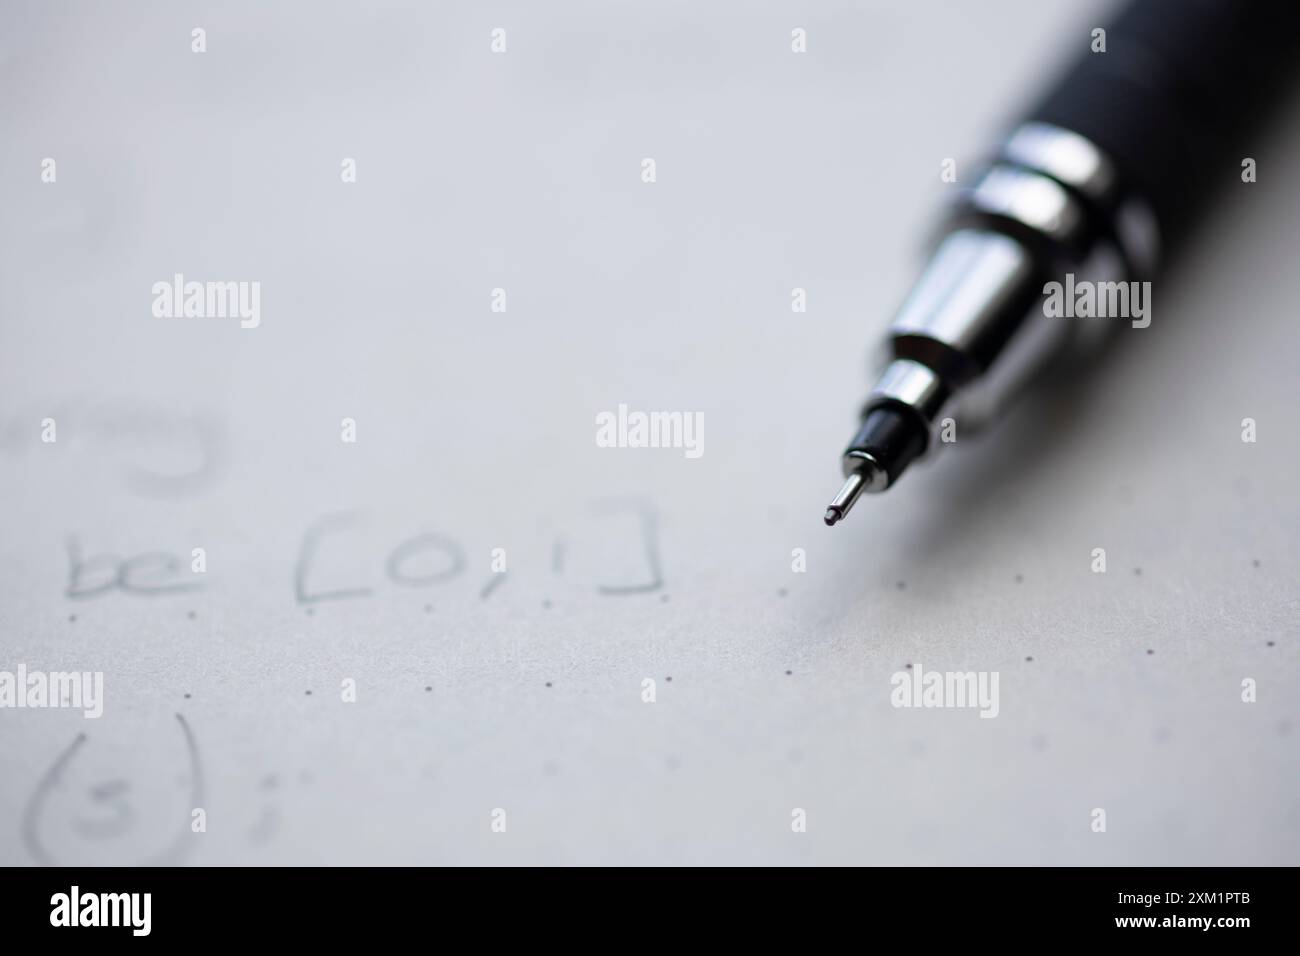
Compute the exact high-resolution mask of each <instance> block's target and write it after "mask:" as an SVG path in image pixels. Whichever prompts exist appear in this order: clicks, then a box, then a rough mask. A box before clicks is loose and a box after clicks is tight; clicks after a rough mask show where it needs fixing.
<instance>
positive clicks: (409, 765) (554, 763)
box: [0, 0, 1300, 864]
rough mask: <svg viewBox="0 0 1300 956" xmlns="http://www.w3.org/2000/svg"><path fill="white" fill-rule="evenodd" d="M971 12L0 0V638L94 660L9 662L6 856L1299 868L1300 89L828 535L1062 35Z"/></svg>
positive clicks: (1017, 10)
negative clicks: (935, 255) (1018, 384)
mask: <svg viewBox="0 0 1300 956" xmlns="http://www.w3.org/2000/svg"><path fill="white" fill-rule="evenodd" d="M979 7H980V8H979V9H978V10H976V9H970V10H967V9H965V5H953V4H946V3H938V2H924V3H908V4H883V3H882V4H851V3H832V4H819V5H816V8H815V9H814V8H811V7H806V6H801V5H787V4H781V3H767V4H749V3H743V4H742V3H739V2H736V3H722V4H708V5H703V6H702V5H699V4H691V3H685V2H676V3H656V4H641V5H624V4H620V5H618V6H617V7H610V6H609V5H606V4H601V3H595V2H591V3H575V2H561V3H555V4H535V3H520V4H487V5H483V4H477V3H474V4H471V3H465V4H439V5H436V6H434V5H428V6H425V5H409V6H408V5H404V4H401V5H399V4H387V3H373V4H372V3H367V4H364V5H361V4H358V5H354V6H352V5H349V6H340V7H330V8H329V10H328V11H321V10H320V9H319V8H318V7H317V6H316V5H314V4H307V3H275V4H264V3H259V2H244V3H229V4H221V5H220V6H216V5H210V6H209V5H193V6H190V5H184V4H165V5H164V4H160V5H144V6H141V5H138V4H126V3H101V4H63V3H40V4H36V3H29V4H18V5H16V8H15V9H13V10H10V11H7V13H8V18H9V19H10V20H11V21H12V22H11V25H10V27H9V28H7V29H6V30H5V31H3V33H0V74H2V75H0V86H2V87H3V88H4V89H5V90H6V91H7V94H8V95H7V96H6V97H5V99H4V102H3V104H0V138H2V139H3V141H4V143H5V149H4V150H3V153H2V154H0V197H2V200H3V208H4V215H3V216H0V317H2V318H0V321H2V322H3V326H2V328H3V343H4V347H3V348H2V349H0V671H3V672H9V673H11V674H14V673H16V672H17V670H18V669H19V668H20V667H21V668H25V669H26V671H27V672H46V673H49V672H74V671H75V672H85V673H88V674H94V673H100V674H102V681H103V684H102V697H101V698H100V700H99V704H100V705H101V706H102V716H99V717H98V718H87V717H85V716H83V712H82V711H81V710H76V709H74V708H71V707H49V706H47V707H43V708H38V707H24V708H16V707H14V708H5V709H0V863H5V864H40V863H51V862H56V863H75V864H83V863H99V864H105V863H113V864H116V863H148V862H185V863H194V864H231V863H240V864H249V863H363V862H365V863H402V864H417V863H473V864H493V863H508V864H521V863H523V864H533V863H548V864H549V863H556V864H569V863H583V864H585V863H655V864H659V863H686V864H704V863H734V864H766V863H791V864H812V863H833V864H843V863H892V864H900V863H901V864H933V863H946V864H973V863H1007V864H1011V863H1050V864H1064V863H1084V864H1246V863H1255V864H1260V863H1262V864H1283V863H1286V864H1295V863H1297V862H1300V854H1298V853H1297V849H1298V842H1300V841H1298V834H1300V799H1298V796H1297V793H1298V789H1297V784H1298V783H1300V774H1298V767H1300V761H1298V759H1297V758H1298V757H1300V750H1298V748H1297V743H1298V742H1300V711H1298V710H1297V703H1296V701H1297V694H1296V689H1297V678H1298V677H1300V663H1298V662H1300V643H1298V641H1300V627H1298V626H1297V620H1298V615H1297V610H1298V608H1297V588H1296V579H1297V569H1298V568H1300V554H1298V553H1297V552H1298V547H1300V545H1298V544H1297V541H1298V538H1297V534H1296V532H1297V529H1298V528H1300V496H1297V494H1296V480H1295V474H1296V466H1297V443H1296V431H1295V420H1296V407H1297V406H1296V394H1297V393H1296V389H1297V383H1296V377H1295V373H1294V355H1295V350H1296V348H1297V345H1298V344H1300V341H1298V337H1300V321H1298V319H1300V313H1298V312H1297V305H1296V299H1295V296H1294V294H1293V291H1292V286H1293V283H1294V280H1295V255H1294V250H1295V249H1296V248H1297V247H1300V190H1297V189H1296V188H1295V185H1294V178H1293V174H1294V170H1295V168H1296V166H1295V157H1297V156H1300V109H1297V108H1296V107H1298V106H1300V104H1294V103H1293V104H1292V106H1291V108H1289V109H1288V113H1287V116H1286V117H1284V118H1283V122H1282V124H1281V125H1280V127H1279V129H1278V132H1277V133H1276V134H1275V135H1274V136H1273V137H1272V138H1270V139H1269V140H1267V141H1261V142H1252V143H1250V144H1243V145H1242V148H1241V153H1242V155H1243V156H1253V157H1258V158H1259V175H1258V182H1256V183H1252V184H1244V183H1241V182H1239V181H1238V176H1237V170H1236V169H1235V168H1234V169H1228V170H1226V171H1225V177H1227V178H1228V180H1230V181H1231V182H1230V184H1229V186H1228V189H1227V197H1226V200H1225V202H1224V203H1223V206H1222V208H1221V209H1220V214H1219V216H1218V218H1217V219H1215V221H1214V227H1213V229H1212V230H1210V231H1207V232H1206V233H1204V234H1202V235H1200V236H1199V237H1198V239H1197V240H1196V241H1195V242H1194V243H1193V244H1192V247H1191V248H1190V250H1189V252H1188V258H1187V259H1186V260H1185V261H1184V263H1183V265H1182V267H1181V268H1180V269H1179V270H1178V272H1177V273H1175V274H1174V275H1173V276H1171V277H1170V279H1169V280H1168V282H1167V283H1164V284H1160V285H1158V286H1157V287H1156V289H1155V293H1154V300H1153V306H1152V319H1153V321H1152V324H1151V326H1150V327H1149V328H1147V329H1144V330H1140V331H1138V330H1131V329H1130V330H1126V331H1124V332H1122V333H1121V334H1120V339H1121V342H1120V343H1119V346H1118V347H1117V348H1116V349H1114V350H1113V353H1112V354H1110V355H1109V356H1108V357H1107V358H1106V360H1105V361H1104V362H1102V363H1100V364H1099V365H1098V366H1097V367H1096V368H1095V369H1094V370H1093V371H1094V374H1092V375H1091V376H1088V377H1085V378H1081V379H1079V380H1078V381H1077V382H1069V383H1058V387H1056V388H1049V389H1048V390H1046V391H1045V392H1044V393H1043V394H1042V396H1041V401H1039V402H1038V403H1035V404H1033V405H1029V404H1021V405H1020V406H1018V408H1017V409H1016V411H1015V412H1014V413H1013V414H1012V416H1011V418H1010V419H1009V420H1008V421H1007V422H1006V423H1004V425H1003V427H1001V428H1000V429H999V430H998V431H997V432H995V433H994V434H993V435H991V436H989V437H988V438H987V439H985V440H982V441H979V442H975V441H970V442H964V441H962V440H960V438H959V440H958V442H957V443H956V447H954V448H952V449H948V450H945V452H944V455H943V459H942V460H940V461H938V462H936V463H934V464H933V465H926V466H924V467H918V468H917V469H916V470H915V472H914V473H910V474H909V475H908V477H907V479H906V481H904V482H903V483H902V484H900V486H899V487H898V488H897V489H895V490H894V491H892V492H891V493H890V494H889V495H888V496H887V497H885V498H869V499H866V500H864V501H862V502H860V503H859V505H858V507H857V508H856V509H855V511H854V513H853V514H852V515H851V516H850V518H849V519H848V520H847V521H846V522H844V524H842V525H841V526H839V527H837V528H835V529H834V530H829V529H827V528H825V527H824V526H823V525H822V522H821V514H822V510H823V508H824V506H825V502H826V501H827V500H828V499H829V497H830V496H831V495H832V494H833V492H834V490H835V488H836V487H837V483H838V474H839V468H838V453H839V452H840V450H841V449H842V447H843V443H844V441H845V440H846V438H847V437H848V436H849V434H850V433H851V429H852V426H853V413H854V411H855V410H856V408H857V406H858V403H859V402H860V400H861V399H862V397H863V394H864V390H865V388H866V387H867V370H866V367H865V364H864V361H863V360H864V358H865V356H866V354H867V352H868V346H869V345H870V343H871V342H872V341H873V337H875V336H877V335H879V333H880V332H881V330H882V329H883V328H884V326H885V324H886V323H887V321H888V318H889V314H890V311H891V309H892V308H893V307H894V306H895V305H896V304H897V302H898V301H899V299H900V297H901V296H902V294H903V293H904V291H905V289H906V285H907V283H908V281H910V279H911V278H912V276H913V275H914V270H915V269H916V268H917V267H918V266H919V263H920V258H921V252H922V242H921V240H922V238H923V236H924V234H925V231H926V229H927V227H928V226H929V225H930V223H931V221H932V220H931V219H930V218H928V217H929V215H930V214H931V213H932V212H933V211H934V207H935V205H936V204H937V203H939V202H941V201H942V200H943V198H944V197H945V195H946V194H947V192H946V191H947V190H950V189H951V188H953V187H952V185H951V184H949V183H944V182H942V181H941V178H940V175H939V173H940V169H941V163H942V162H943V160H944V159H945V158H949V157H958V165H957V171H958V181H959V182H960V181H961V176H962V174H963V173H964V172H965V171H966V170H967V169H968V168H973V167H971V166H967V165H965V164H966V163H967V162H969V161H970V159H973V158H974V157H975V156H976V155H977V154H978V150H979V148H980V146H981V145H982V144H984V143H986V142H987V141H988V139H987V137H988V136H989V135H991V134H992V133H993V132H994V130H995V127H996V124H997V122H998V120H999V119H1001V118H1002V116H1003V114H1002V113H1001V112H1000V111H1002V110H1003V109H1004V108H1005V107H1006V106H1007V105H1008V104H1009V103H1015V102H1017V96H1019V95H1022V94H1023V93H1024V91H1025V90H1026V89H1028V88H1031V87H1032V86H1033V84H1034V83H1035V82H1037V81H1038V80H1040V79H1041V78H1042V76H1043V71H1044V69H1046V68H1047V67H1049V66H1050V65H1051V64H1052V63H1053V62H1054V61H1055V59H1056V57H1057V56H1059V55H1061V48H1062V44H1063V43H1065V42H1066V41H1068V40H1069V38H1070V36H1075V38H1076V40H1077V42H1078V43H1079V44H1086V43H1087V40H1088V31H1089V29H1090V27H1091V24H1090V23H1089V21H1088V17H1089V15H1090V10H1091V8H1090V7H1089V6H1088V5H1086V4H1080V5H1077V6H1072V5H1065V4H1059V5H1058V4H1038V3H1033V2H1030V0H1014V2H1013V0H1005V2H999V3H990V4H981V5H979ZM1049 8H1050V9H1049ZM196 29H202V30H203V31H204V32H203V33H202V35H201V36H200V35H198V34H195V33H194V31H195V30H196ZM796 29H800V30H804V31H805V34H804V38H805V41H806V45H805V52H802V53H800V52H796V50H795V49H793V46H794V45H795V44H796V43H797V40H798V38H797V37H795V36H794V35H793V31H795V30H796ZM498 30H502V31H504V32H503V33H497V32H496V31H498ZM196 47H202V51H201V52H199V51H198V50H197V49H196ZM965 157H969V158H970V159H967V158H965ZM47 160H52V161H53V165H49V164H47V162H46V161H47ZM647 160H651V161H652V166H647V165H646V161H647ZM648 170H650V171H651V173H652V174H651V175H649V176H647V171H648ZM177 275H180V276H182V277H183V282H191V281H194V282H204V283H206V282H227V281H228V282H233V283H236V286H235V287H233V288H235V290H236V292H237V293H238V292H242V294H244V295H245V296H246V298H245V299H244V300H240V301H242V303H243V304H244V305H246V306H248V307H249V308H248V309H247V310H246V312H245V313H238V311H237V310H235V309H234V307H233V303H234V301H235V300H233V299H232V300H231V302H232V310H231V314H229V315H227V316H226V317H224V318H222V317H209V318H200V317H186V316H185V315H184V309H183V306H182V305H180V304H177V303H175V302H173V303H172V306H171V307H169V306H168V305H167V302H166V299H167V297H168V295H170V293H169V292H167V291H166V287H168V286H169V284H170V283H172V282H173V280H174V277H175V276H177ZM254 282H256V283H258V285H257V287H256V288H257V296H258V299H257V313H256V319H257V321H256V323H252V322H251V321H250V320H249V319H250V317H251V314H252V309H251V306H252V304H253V300H252V298H251V296H252V289H253V286H252V283H254ZM159 283H161V284H162V286H163V287H164V290H163V291H155V289H156V287H157V284H159ZM795 289H803V290H805V294H806V311H803V312H795V311H793V310H792V307H791V306H792V295H793V293H792V290H795ZM158 313H161V314H158ZM241 314H242V315H244V316H245V319H244V320H241V318H240V315H241ZM245 325H247V326H248V327H243V326H245ZM620 405H625V406H626V407H627V408H628V409H631V410H665V411H677V412H681V413H682V414H683V415H684V416H687V418H686V419H684V420H689V421H692V422H695V421H700V422H702V429H701V430H700V431H698V432H697V433H696V434H695V435H694V447H695V448H696V449H697V450H698V451H699V452H700V454H698V456H696V457H691V456H690V455H689V454H688V453H687V452H688V451H689V450H690V449H687V448H685V447H679V448H639V449H637V448H608V447H600V446H599V445H598V444H597V442H596V441H594V440H593V437H594V434H595V432H596V426H595V423H596V420H597V416H598V415H600V414H602V413H605V412H609V413H612V414H615V415H617V410H618V409H619V406H620ZM1247 418H1249V419H1252V420H1253V421H1254V422H1255V423H1256V424H1255V427H1256V430H1257V434H1256V436H1255V437H1256V440H1255V441H1254V442H1245V441H1243V440H1242V433H1243V424H1242V422H1243V420H1244V419H1247ZM1095 549H1104V552H1105V562H1106V564H1105V567H1106V570H1105V572H1104V573H1100V572H1099V571H1098V570H1096V568H1097V552H1096V550H1095ZM944 671H961V672H966V671H970V672H978V673H981V674H984V675H986V676H987V675H989V674H992V673H994V672H996V674H997V675H998V706H997V714H996V717H995V718H993V719H984V718H981V717H980V712H979V710H977V709H973V708H969V707H968V708H928V709H927V708H904V707H895V706H893V705H892V704H891V694H892V693H893V692H894V690H895V688H896V686H901V685H896V684H895V683H894V681H893V675H895V674H899V673H901V674H903V675H908V674H916V673H918V672H919V673H922V674H924V673H927V672H944ZM1247 680H1249V681H1251V682H1253V685H1252V686H1253V688H1254V691H1253V693H1254V698H1255V699H1254V700H1253V702H1247V701H1246V700H1243V696H1247V697H1249V696H1251V695H1250V694H1249V693H1247V692H1246V691H1245V690H1243V687H1244V686H1245V685H1243V681H1247ZM91 686H93V682H92V683H91ZM1098 810H1101V811H1104V830H1102V829H1100V828H1099V826H1098V823H1099V821H1100V820H1102V819H1103V818H1101V817H1098V815H1097V811H1098Z"/></svg>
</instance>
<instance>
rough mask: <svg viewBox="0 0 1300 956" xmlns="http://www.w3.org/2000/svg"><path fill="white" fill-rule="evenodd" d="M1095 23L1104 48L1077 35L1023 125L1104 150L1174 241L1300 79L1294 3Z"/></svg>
mask: <svg viewBox="0 0 1300 956" xmlns="http://www.w3.org/2000/svg"><path fill="white" fill-rule="evenodd" d="M1095 26H1096V27H1101V28H1103V29H1105V31H1106V51H1105V52H1104V53H1094V52H1091V43H1092V38H1091V37H1090V36H1089V35H1088V33H1085V32H1083V31H1082V30H1081V31H1080V37H1079V45H1080V47H1081V48H1082V49H1083V50H1085V51H1086V52H1084V53H1083V54H1082V56H1081V57H1080V58H1079V60H1078V62H1076V63H1075V64H1074V65H1073V67H1071V68H1070V69H1068V70H1067V72H1066V73H1065V76H1064V77H1063V79H1062V80H1061V82H1060V83H1059V84H1058V85H1057V86H1056V87H1055V89H1054V91H1053V92H1052V93H1051V94H1050V95H1049V96H1048V97H1047V98H1046V100H1044V101H1043V102H1042V103H1040V104H1039V105H1038V106H1037V107H1036V108H1035V109H1033V110H1031V111H1030V115H1029V117H1028V119H1030V120H1033V121H1040V122H1045V123H1052V124H1054V125H1056V126H1062V127H1065V128H1067V129H1071V130H1073V131H1075V132H1077V133H1081V134H1082V135H1084V136H1086V137H1087V138H1088V139H1090V140H1092V141H1093V142H1094V143H1095V144H1097V145H1098V146H1100V147H1101V148H1102V149H1103V150H1105V151H1106V153H1107V154H1109V156H1110V157H1111V159H1112V160H1113V161H1114V162H1115V164H1116V165H1117V167H1118V169H1119V173H1120V178H1121V181H1122V183H1123V184H1124V186H1125V187H1126V188H1129V189H1132V190H1134V191H1136V192H1137V193H1138V194H1139V195H1141V196H1143V197H1145V198H1146V199H1147V200H1148V202H1150V203H1151V205H1152V207H1153V210H1154V212H1155V214H1156V219H1157V221H1158V222H1159V224H1160V229H1161V237H1162V241H1163V244H1164V246H1165V247H1166V248H1169V247H1171V246H1175V245H1177V244H1178V243H1179V242H1180V240H1181V239H1182V238H1183V236H1184V234H1185V232H1186V231H1187V229H1188V227H1189V226H1190V225H1191V223H1192V217H1193V215H1194V214H1195V213H1197V212H1199V211H1200V210H1201V209H1202V208H1203V207H1204V206H1205V205H1206V198H1207V196H1206V193H1207V192H1209V191H1211V190H1212V189H1214V188H1215V187H1217V186H1224V185H1227V184H1228V183H1230V182H1234V181H1235V182H1237V183H1240V181H1241V178H1240V177H1241V161H1242V159H1244V158H1245V157H1247V156H1256V148H1255V147H1256V145H1257V140H1256V139H1255V138H1254V136H1255V134H1256V130H1257V128H1258V126H1259V123H1260V121H1261V120H1262V119H1263V118H1264V116H1265V114H1266V113H1268V112H1269V111H1270V110H1271V109H1272V107H1274V106H1276V105H1277V102H1278V100H1280V99H1282V98H1284V97H1285V96H1286V95H1288V94H1289V93H1290V92H1291V91H1292V88H1293V87H1294V85H1295V81H1296V80H1297V79H1300V0H1131V2H1129V3H1127V4H1125V5H1123V6H1122V7H1120V8H1119V9H1118V10H1116V11H1114V12H1113V13H1112V14H1111V15H1110V16H1102V17H1100V18H1099V19H1098V22H1097V23H1096V24H1095ZM1091 29H1092V27H1089V28H1088V30H1089V31H1091ZM1274 172H1275V173H1276V172H1277V171H1276V170H1275V171H1274Z"/></svg>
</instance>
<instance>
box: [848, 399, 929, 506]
mask: <svg viewBox="0 0 1300 956" xmlns="http://www.w3.org/2000/svg"><path fill="white" fill-rule="evenodd" d="M927 441H928V433H927V431H926V427H925V423H924V422H922V421H921V418H920V416H918V415H917V413H916V412H915V411H914V410H912V409H909V408H904V407H903V406H899V405H893V404H886V405H878V406H877V407H875V408H873V409H871V411H869V412H867V414H866V415H865V416H864V417H863V419H862V424H861V425H859V426H858V433H857V434H856V435H854V436H853V441H851V442H849V447H848V451H865V452H867V453H868V454H869V455H871V456H872V457H873V458H874V459H875V460H876V461H877V462H879V463H880V464H881V465H882V466H883V467H884V469H885V473H886V474H887V475H888V476H889V484H890V485H892V484H893V483H894V482H895V481H897V480H898V476H899V475H901V474H902V473H903V470H904V469H905V468H907V466H908V465H910V464H911V463H912V462H913V461H915V460H916V459H917V458H918V457H920V455H921V452H923V451H925V445H926V442H927ZM846 454H847V452H846ZM885 487H889V485H886V486H885Z"/></svg>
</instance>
